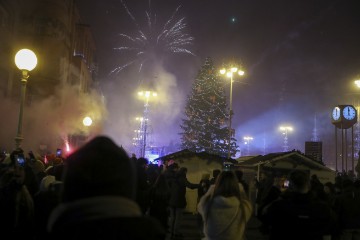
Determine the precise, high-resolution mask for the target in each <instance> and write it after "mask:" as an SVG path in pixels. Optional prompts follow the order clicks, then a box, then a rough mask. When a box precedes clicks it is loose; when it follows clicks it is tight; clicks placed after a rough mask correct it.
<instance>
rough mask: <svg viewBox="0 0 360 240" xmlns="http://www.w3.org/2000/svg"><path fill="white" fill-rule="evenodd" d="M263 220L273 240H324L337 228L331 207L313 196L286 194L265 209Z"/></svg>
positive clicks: (294, 193)
mask: <svg viewBox="0 0 360 240" xmlns="http://www.w3.org/2000/svg"><path fill="white" fill-rule="evenodd" d="M262 220H263V221H264V222H265V223H266V224H268V225H269V226H270V236H269V239H270V240H275V239H276V240H282V239H284V240H285V239H294V240H297V239H299V240H300V239H301V240H302V239H307V240H322V236H324V235H331V234H333V231H334V229H335V226H336V215H335V213H334V212H333V210H332V209H331V208H330V206H329V205H328V204H327V203H325V202H321V201H319V200H317V199H314V198H313V197H312V195H311V193H306V194H302V193H297V192H286V193H285V194H284V195H282V197H281V198H280V199H279V200H276V201H274V202H273V203H272V204H271V205H270V206H269V207H268V208H267V209H265V211H264V214H263V217H262Z"/></svg>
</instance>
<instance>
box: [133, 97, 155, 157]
mask: <svg viewBox="0 0 360 240" xmlns="http://www.w3.org/2000/svg"><path fill="white" fill-rule="evenodd" d="M138 95H139V96H140V97H141V98H143V99H144V114H143V118H142V121H141V126H140V128H141V133H142V138H141V139H142V144H141V151H140V154H141V157H145V153H146V141H147V139H146V136H147V128H148V122H149V101H150V98H153V97H156V96H157V93H156V92H155V91H150V90H146V91H140V92H138Z"/></svg>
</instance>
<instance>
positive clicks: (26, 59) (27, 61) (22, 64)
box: [15, 49, 37, 149]
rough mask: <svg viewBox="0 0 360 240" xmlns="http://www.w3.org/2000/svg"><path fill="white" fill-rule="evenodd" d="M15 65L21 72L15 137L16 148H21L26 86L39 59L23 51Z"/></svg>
mask: <svg viewBox="0 0 360 240" xmlns="http://www.w3.org/2000/svg"><path fill="white" fill-rule="evenodd" d="M15 64H16V66H17V67H18V68H19V69H20V70H21V73H22V74H21V95H20V110H19V121H18V128H17V134H16V137H15V148H16V149H19V148H20V147H21V142H22V140H23V139H24V138H23V136H22V120H23V112H24V110H23V109H24V104H25V94H26V84H27V80H28V78H29V74H28V73H29V72H30V71H31V70H33V69H34V68H35V67H36V64H37V58H36V55H35V53H34V52H33V51H31V50H29V49H21V50H20V51H18V52H17V53H16V55H15Z"/></svg>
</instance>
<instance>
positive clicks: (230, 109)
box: [220, 67, 245, 158]
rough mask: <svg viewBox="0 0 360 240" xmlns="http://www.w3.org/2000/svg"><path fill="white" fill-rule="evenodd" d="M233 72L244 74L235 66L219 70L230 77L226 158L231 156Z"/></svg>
mask: <svg viewBox="0 0 360 240" xmlns="http://www.w3.org/2000/svg"><path fill="white" fill-rule="evenodd" d="M235 73H238V74H239V75H240V76H243V75H244V74H245V72H244V71H242V70H238V68H237V67H231V68H228V69H226V68H223V69H221V70H220V74H222V75H224V74H226V76H227V77H228V78H230V102H229V143H228V158H231V137H232V130H231V122H232V116H233V110H232V90H233V75H234V74H235Z"/></svg>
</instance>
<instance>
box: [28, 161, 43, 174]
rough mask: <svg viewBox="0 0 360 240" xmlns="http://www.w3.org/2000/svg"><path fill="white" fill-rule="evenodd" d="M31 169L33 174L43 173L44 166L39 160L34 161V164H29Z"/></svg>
mask: <svg viewBox="0 0 360 240" xmlns="http://www.w3.org/2000/svg"><path fill="white" fill-rule="evenodd" d="M31 168H32V169H33V171H34V173H35V174H38V173H40V172H45V165H44V163H43V162H42V161H40V160H35V162H33V163H31Z"/></svg>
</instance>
